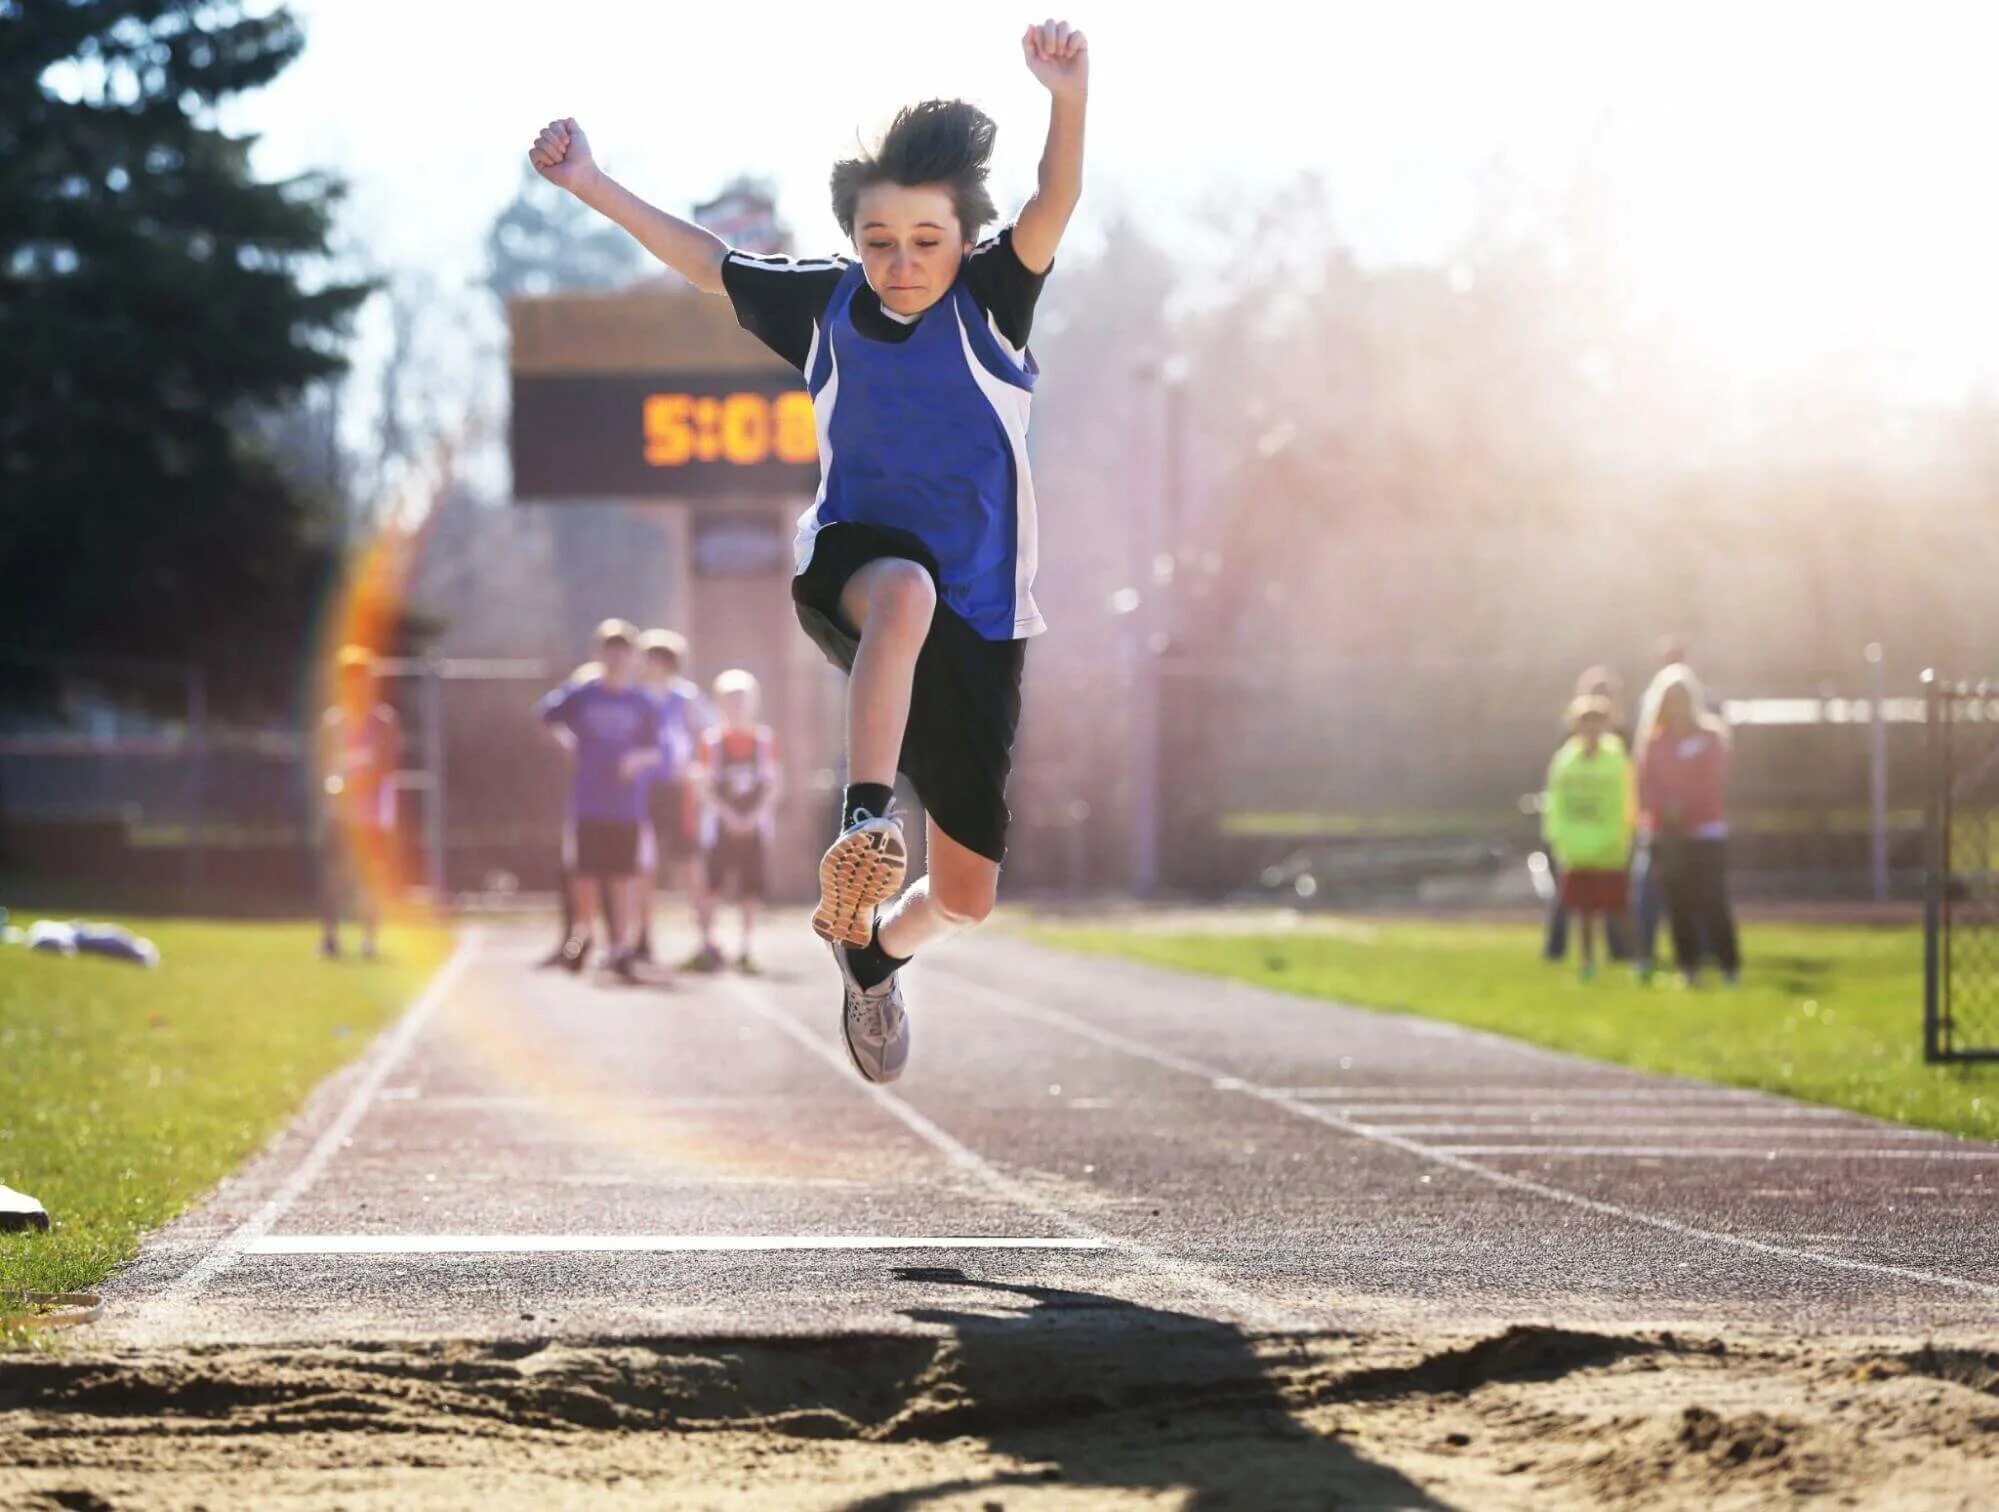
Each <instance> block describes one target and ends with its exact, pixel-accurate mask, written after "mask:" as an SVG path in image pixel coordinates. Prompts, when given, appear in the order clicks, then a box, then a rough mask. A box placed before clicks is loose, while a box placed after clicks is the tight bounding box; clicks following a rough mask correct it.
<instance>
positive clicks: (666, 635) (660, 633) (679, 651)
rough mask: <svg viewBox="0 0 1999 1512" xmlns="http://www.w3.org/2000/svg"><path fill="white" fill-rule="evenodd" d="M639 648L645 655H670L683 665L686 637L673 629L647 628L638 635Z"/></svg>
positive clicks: (684, 663) (685, 652) (685, 660)
mask: <svg viewBox="0 0 1999 1512" xmlns="http://www.w3.org/2000/svg"><path fill="white" fill-rule="evenodd" d="M639 650H641V651H643V652H644V653H645V654H646V655H647V656H670V657H672V658H673V659H674V660H675V661H676V662H679V663H680V664H681V665H683V666H685V665H686V663H687V637H686V636H684V635H681V634H679V633H678V632H677V631H673V630H648V631H646V633H645V634H644V635H641V636H640V637H639Z"/></svg>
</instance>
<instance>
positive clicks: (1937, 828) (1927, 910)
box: [1923, 668, 1950, 1061]
mask: <svg viewBox="0 0 1999 1512" xmlns="http://www.w3.org/2000/svg"><path fill="white" fill-rule="evenodd" d="M1923 708H1924V721H1923V737H1924V739H1923V754H1924V759H1925V765H1926V768H1927V778H1928V780H1927V781H1926V782H1925V783H1924V787H1925V788H1926V789H1927V791H1926V792H1925V794H1924V803H1923V808H1924V813H1923V1059H1924V1060H1926V1061H1939V1060H1942V1059H1943V1057H1944V1045H1943V1011H1942V1010H1943V955H1942V943H1943V942H1942V938H1941V937H1942V933H1943V913H1944V887H1945V885H1946V877H1947V876H1948V872H1949V859H1948V858H1949V844H1948V841H1947V839H1946V835H1945V831H1946V829H1947V827H1948V825H1949V823H1950V816H1949V796H1948V793H1947V783H1946V780H1945V770H1946V766H1947V763H1946V761H1945V758H1944V746H1945V742H1946V741H1947V740H1948V738H1949V735H1948V732H1947V730H1946V728H1945V726H1944V723H1943V720H1944V715H1945V713H1946V710H1945V708H1944V695H1943V688H1942V686H1941V685H1940V684H1939V682H1938V681H1937V675H1936V671H1935V669H1934V668H1928V669H1925V670H1924V672H1923Z"/></svg>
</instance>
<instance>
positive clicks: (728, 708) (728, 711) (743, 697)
mask: <svg viewBox="0 0 1999 1512" xmlns="http://www.w3.org/2000/svg"><path fill="white" fill-rule="evenodd" d="M715 707H716V708H718V709H720V710H721V711H722V717H723V718H724V719H726V720H727V721H728V722H729V723H730V724H732V725H735V726H737V727H741V726H743V725H746V724H748V723H749V722H750V721H751V720H753V719H755V718H756V715H757V700H756V695H755V694H754V693H750V692H747V691H746V690H744V689H742V688H732V689H730V690H729V691H728V692H727V693H724V694H721V695H720V696H719V697H717V698H716V700H715Z"/></svg>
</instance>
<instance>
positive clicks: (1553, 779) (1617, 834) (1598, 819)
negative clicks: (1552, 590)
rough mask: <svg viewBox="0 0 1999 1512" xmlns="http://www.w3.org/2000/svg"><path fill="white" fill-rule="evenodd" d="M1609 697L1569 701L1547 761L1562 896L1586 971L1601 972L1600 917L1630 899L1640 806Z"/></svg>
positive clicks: (1546, 811)
mask: <svg viewBox="0 0 1999 1512" xmlns="http://www.w3.org/2000/svg"><path fill="white" fill-rule="evenodd" d="M1613 716H1614V710H1613V708H1612V705H1611V702H1610V700H1609V699H1607V698H1605V697H1604V696H1603V695H1602V694H1600V693H1592V694H1584V695H1583V696H1581V697H1579V698H1577V699H1576V700H1575V702H1574V703H1572V704H1570V705H1569V729H1570V730H1571V732H1572V733H1571V734H1570V737H1569V739H1568V741H1567V742H1566V743H1565V744H1564V745H1563V746H1562V748H1561V749H1560V750H1558V751H1557V752H1556V753H1555V758H1554V760H1553V761H1552V762H1550V763H1549V765H1548V789H1547V797H1546V801H1545V803H1544V805H1543V810H1542V813H1543V819H1542V824H1543V831H1544V834H1545V835H1546V838H1547V841H1548V850H1549V854H1550V856H1551V857H1552V858H1553V860H1554V862H1555V864H1556V865H1557V866H1558V867H1559V868H1560V869H1561V894H1560V902H1561V904H1562V906H1563V907H1564V908H1566V909H1567V910H1568V911H1569V912H1570V913H1572V914H1574V915H1575V917H1576V920H1577V922H1578V924H1579V926H1580V930H1581V934H1582V948H1581V959H1582V974H1583V977H1584V978H1585V979H1586V980H1587V979H1588V978H1590V977H1592V976H1595V975H1596V921H1597V920H1598V918H1602V919H1604V920H1606V921H1609V920H1613V919H1616V918H1618V917H1620V916H1621V915H1622V914H1623V912H1624V909H1625V905H1626V901H1627V899H1626V886H1627V875H1626V868H1627V867H1628V866H1629V865H1630V861H1631V840H1632V829H1633V818H1634V810H1635V807H1636V805H1635V801H1634V797H1635V795H1634V787H1633V779H1632V772H1631V756H1630V753H1629V752H1628V751H1627V750H1626V749H1625V746H1624V741H1623V740H1622V739H1621V738H1620V737H1619V736H1617V735H1616V734H1614V733H1613V732H1612V730H1611V721H1612V718H1613Z"/></svg>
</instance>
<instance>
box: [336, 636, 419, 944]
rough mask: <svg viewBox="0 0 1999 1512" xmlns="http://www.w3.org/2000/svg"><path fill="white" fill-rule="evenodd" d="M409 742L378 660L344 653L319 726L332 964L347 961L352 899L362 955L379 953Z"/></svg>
mask: <svg viewBox="0 0 1999 1512" xmlns="http://www.w3.org/2000/svg"><path fill="white" fill-rule="evenodd" d="M402 740H403V736H402V724H401V722H400V721H399V720H398V719H397V718H396V711H395V710H394V709H393V708H391V707H390V706H389V705H388V704H386V703H384V702H382V701H381V699H380V697H379V696H378V693H377V691H376V681H375V655H374V653H373V652H372V651H370V650H369V649H368V648H367V647H366V646H356V645H349V646H342V647H341V648H340V653H339V655H338V657H337V658H336V659H335V673H334V697H333V702H332V703H331V704H330V705H329V706H328V707H327V709H326V710H325V712H324V713H322V714H321V715H320V719H319V774H320V775H319V783H320V889H319V895H320V920H321V924H322V934H321V937H320V943H319V953H320V954H321V955H323V956H325V957H326V958H327V959H328V960H335V959H338V957H339V955H340V915H341V912H342V910H343V906H344V904H345V902H346V900H347V897H348V895H350V894H351V895H352V896H353V899H354V906H355V910H356V912H358V913H359V914H360V916H361V954H362V955H363V956H364V957H365V958H367V959H368V960H373V959H374V958H375V955H376V952H377V949H378V948H379V937H380V933H381V925H382V903H381V891H382V888H383V887H384V886H385V885H386V883H387V880H388V875H387V874H388V870H389V863H390V860H391V858H392V857H393V855H394V841H395V833H396V789H395V783H394V781H393V779H394V777H395V774H396V768H397V767H398V766H399V765H400V763H401V760H402Z"/></svg>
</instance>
